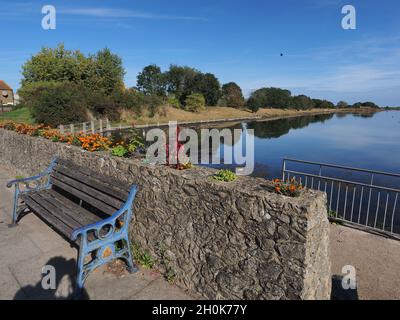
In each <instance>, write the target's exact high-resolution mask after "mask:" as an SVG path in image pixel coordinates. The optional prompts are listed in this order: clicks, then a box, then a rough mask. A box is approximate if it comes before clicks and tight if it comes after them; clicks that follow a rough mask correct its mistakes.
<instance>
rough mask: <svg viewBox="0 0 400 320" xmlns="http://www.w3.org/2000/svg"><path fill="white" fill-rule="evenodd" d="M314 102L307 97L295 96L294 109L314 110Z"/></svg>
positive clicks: (293, 99) (293, 100)
mask: <svg viewBox="0 0 400 320" xmlns="http://www.w3.org/2000/svg"><path fill="white" fill-rule="evenodd" d="M314 106H315V103H314V101H313V100H312V99H311V98H310V97H307V96H305V95H299V96H294V97H293V98H292V105H291V107H292V108H295V109H312V108H314Z"/></svg>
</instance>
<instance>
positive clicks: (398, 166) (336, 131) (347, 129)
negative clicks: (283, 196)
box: [195, 111, 400, 234]
mask: <svg viewBox="0 0 400 320" xmlns="http://www.w3.org/2000/svg"><path fill="white" fill-rule="evenodd" d="M210 128H212V126H210ZM246 128H247V129H253V130H254V162H255V166H254V172H253V174H252V175H253V176H257V177H264V178H267V179H273V178H280V177H282V160H283V158H294V159H301V160H307V161H312V162H322V163H330V164H336V165H341V166H348V167H356V168H364V169H369V170H376V171H384V172H388V173H400V111H382V112H377V113H374V114H367V115H361V114H328V115H327V114H325V115H309V116H302V117H295V118H286V119H280V120H273V121H250V122H242V123H235V124H219V125H218V129H230V130H231V131H232V132H233V130H234V129H246ZM195 129H199V128H195ZM244 132H245V133H243V134H246V135H248V134H249V133H248V131H246V130H245V131H244ZM226 148H232V145H226V144H222V145H221V147H220V148H218V149H215V150H210V153H211V154H212V153H214V154H217V155H219V156H220V157H221V159H222V158H223V153H224V151H225V150H224V149H226ZM207 166H210V167H215V168H230V169H234V168H235V165H230V164H219V165H207ZM289 169H290V170H295V171H302V172H307V173H312V174H318V172H317V170H318V167H314V168H312V167H310V166H306V165H302V164H291V167H290V168H289ZM308 170H310V171H308ZM324 175H326V176H329V177H335V178H339V179H344V180H347V181H355V182H360V183H365V184H368V183H370V175H369V174H366V173H359V172H354V171H343V170H335V169H332V168H331V169H329V168H328V169H325V172H324ZM374 182H375V184H376V185H379V186H384V187H388V188H394V189H400V178H396V177H388V176H379V175H377V176H376V177H375V178H374ZM341 187H342V193H340V190H339V193H338V190H337V189H338V185H334V186H330V185H328V187H327V193H328V194H329V193H331V189H333V192H332V194H333V195H332V197H331V198H332V199H328V202H331V203H332V207H331V208H328V209H329V211H330V212H331V214H333V215H336V216H338V217H339V218H344V220H350V211H351V209H352V207H354V210H353V211H354V217H353V216H352V217H351V220H352V221H353V222H356V223H359V224H365V225H369V226H372V227H380V228H381V229H384V230H386V231H388V230H389V231H394V232H395V233H397V234H400V199H399V203H398V205H397V208H395V209H396V210H395V212H393V209H394V207H395V196H396V194H395V193H385V192H383V193H382V192H381V193H380V194H379V190H377V191H376V192H375V190H373V192H372V194H371V196H370V200H368V195H369V190H368V189H365V191H362V192H363V194H361V190H360V188H359V189H357V188H355V187H354V186H352V185H346V195H344V188H345V186H344V185H342V186H341ZM314 188H315V187H314ZM322 188H323V184H322ZM352 192H354V194H355V196H354V200H353V199H352ZM388 194H389V195H388ZM378 197H379V198H378ZM386 197H388V199H389V200H388V201H387V202H388V203H387V204H386V202H385V199H386ZM399 198H400V197H399ZM352 200H353V201H352ZM339 208H340V210H339ZM358 208H360V209H358ZM375 208H376V209H375ZM338 211H339V212H338ZM346 212H347V214H346ZM367 212H368V214H367ZM386 212H387V213H386ZM343 215H344V216H343ZM368 215H371V217H367V216H368ZM385 215H386V217H385ZM375 217H376V218H375ZM392 217H394V219H393V221H392ZM393 228H394V230H392V229H393Z"/></svg>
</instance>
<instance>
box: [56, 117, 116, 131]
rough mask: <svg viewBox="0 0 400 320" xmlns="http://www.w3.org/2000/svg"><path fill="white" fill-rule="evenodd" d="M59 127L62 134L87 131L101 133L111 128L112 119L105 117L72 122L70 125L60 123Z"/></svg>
mask: <svg viewBox="0 0 400 320" xmlns="http://www.w3.org/2000/svg"><path fill="white" fill-rule="evenodd" d="M58 129H59V130H60V132H61V133H62V134H74V133H79V132H82V133H84V134H87V133H100V134H102V133H103V132H107V131H109V130H111V125H110V121H109V120H108V119H107V118H105V119H96V120H91V121H89V122H82V123H71V124H69V125H59V126H58Z"/></svg>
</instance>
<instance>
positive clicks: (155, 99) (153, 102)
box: [144, 95, 165, 118]
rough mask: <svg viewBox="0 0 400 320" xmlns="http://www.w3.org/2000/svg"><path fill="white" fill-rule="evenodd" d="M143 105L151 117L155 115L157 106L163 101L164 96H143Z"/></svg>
mask: <svg viewBox="0 0 400 320" xmlns="http://www.w3.org/2000/svg"><path fill="white" fill-rule="evenodd" d="M144 101H145V105H146V107H147V108H148V110H149V116H150V117H151V118H152V117H154V116H155V115H156V113H157V111H158V110H159V108H160V107H161V106H162V105H163V104H164V103H165V101H164V98H163V97H160V96H156V95H150V96H145V97H144Z"/></svg>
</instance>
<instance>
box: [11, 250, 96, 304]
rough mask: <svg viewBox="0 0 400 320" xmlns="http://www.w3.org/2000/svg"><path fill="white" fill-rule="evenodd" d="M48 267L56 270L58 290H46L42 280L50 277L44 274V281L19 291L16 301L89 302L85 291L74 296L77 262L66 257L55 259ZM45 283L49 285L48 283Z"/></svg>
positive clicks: (15, 297)
mask: <svg viewBox="0 0 400 320" xmlns="http://www.w3.org/2000/svg"><path fill="white" fill-rule="evenodd" d="M45 265H47V266H53V267H54V269H55V281H54V282H55V287H56V289H44V288H43V286H42V280H43V279H44V277H48V275H49V273H48V272H46V273H45V274H42V279H41V280H40V281H39V282H38V283H37V284H36V285H27V286H25V287H22V288H21V289H19V290H18V291H17V293H16V294H15V296H14V298H13V299H14V300H71V299H79V300H89V299H90V297H89V295H88V293H87V291H86V290H85V289H83V290H82V292H81V293H80V294H79V296H77V295H74V288H75V283H76V278H75V269H76V260H75V259H68V260H67V259H66V258H65V257H61V256H59V257H53V258H51V259H50V260H49V261H47V262H46V263H45ZM46 280H47V278H46V279H45V281H44V282H45V283H49V281H46Z"/></svg>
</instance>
